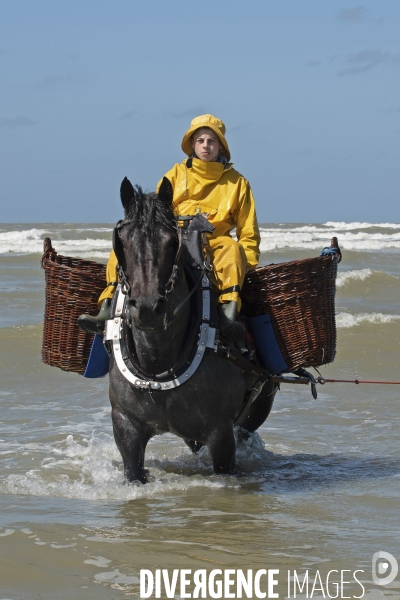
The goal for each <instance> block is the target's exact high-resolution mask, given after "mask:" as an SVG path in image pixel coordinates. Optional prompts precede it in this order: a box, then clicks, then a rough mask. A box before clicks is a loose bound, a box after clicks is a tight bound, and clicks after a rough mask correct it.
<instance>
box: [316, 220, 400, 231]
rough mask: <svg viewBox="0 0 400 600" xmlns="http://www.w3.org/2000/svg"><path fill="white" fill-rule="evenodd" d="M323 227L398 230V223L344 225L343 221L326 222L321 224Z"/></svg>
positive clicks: (355, 223) (399, 227)
mask: <svg viewBox="0 0 400 600" xmlns="http://www.w3.org/2000/svg"><path fill="white" fill-rule="evenodd" d="M323 225H324V226H325V227H330V228H333V229H341V230H349V229H370V228H373V227H379V228H380V229H400V223H361V222H358V221H355V222H354V223H345V222H344V221H327V222H326V223H323Z"/></svg>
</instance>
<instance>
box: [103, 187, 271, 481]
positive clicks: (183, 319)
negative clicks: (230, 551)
mask: <svg viewBox="0 0 400 600" xmlns="http://www.w3.org/2000/svg"><path fill="white" fill-rule="evenodd" d="M121 201H122V204H123V207H124V212H125V219H124V221H122V223H120V225H119V227H118V228H116V230H115V232H116V237H117V239H116V241H115V243H116V245H117V247H118V252H117V258H118V262H119V265H120V275H121V276H122V278H123V280H124V281H125V284H126V290H127V292H128V293H127V301H126V302H127V304H126V306H127V313H128V315H127V316H128V320H129V321H130V329H129V330H128V331H129V335H130V336H131V338H130V343H131V345H132V347H133V348H134V353H135V358H136V362H137V365H138V366H139V368H140V369H141V370H142V372H143V373H147V374H155V375H156V374H159V373H163V372H168V371H170V370H171V369H172V368H173V366H174V365H176V364H178V363H179V360H180V358H181V353H182V351H183V348H184V347H185V341H186V338H187V336H188V333H189V329H190V327H189V325H190V319H191V314H190V313H191V303H190V301H188V302H186V303H184V304H183V306H182V307H181V308H180V310H179V313H178V316H177V317H176V318H175V319H172V318H171V315H172V314H173V311H174V309H176V307H177V306H179V304H180V303H181V302H182V300H183V299H184V298H185V297H186V296H187V295H188V293H189V291H190V289H189V287H190V286H189V285H188V281H187V277H186V275H185V269H184V265H183V257H182V255H180V253H178V248H179V236H178V228H177V222H176V219H175V217H174V214H173V212H172V187H171V184H170V182H169V181H168V180H167V179H165V178H164V180H163V183H162V185H161V187H160V190H159V193H158V195H157V194H145V193H144V192H143V191H142V189H141V188H140V187H139V186H136V189H134V188H133V186H132V185H131V183H130V182H129V181H128V180H127V179H126V178H125V179H124V181H123V182H122V184H121ZM177 253H178V256H177ZM254 382H255V379H252V378H251V377H249V376H248V375H245V374H244V373H243V372H242V371H241V370H240V369H239V368H237V367H236V366H235V365H234V364H233V363H232V362H230V361H228V360H227V359H226V358H224V357H223V356H220V355H218V354H217V353H215V352H214V350H212V349H209V350H207V351H206V353H205V355H204V358H203V360H202V362H201V364H200V366H199V368H198V370H197V371H196V373H195V374H194V375H193V376H192V377H191V378H190V379H189V380H188V381H186V382H185V383H184V384H183V385H182V386H180V387H177V388H175V389H170V390H162V391H161V390H157V389H155V390H154V389H153V390H149V389H137V388H136V387H135V386H134V385H132V384H131V383H130V382H129V381H127V379H125V377H124V376H123V375H122V373H121V371H120V369H119V368H118V366H117V364H116V360H115V358H114V356H113V355H112V356H111V359H110V401H111V406H112V421H113V429H114V437H115V441H116V443H117V446H118V448H119V451H120V452H121V455H122V458H123V462H124V470H125V476H126V478H127V479H128V481H135V480H136V481H140V482H142V483H145V482H146V475H145V470H144V457H145V450H146V445H147V443H148V441H149V440H150V438H152V437H153V436H155V435H158V434H161V433H165V432H172V433H174V434H176V435H178V436H180V437H181V438H183V439H184V440H185V442H186V443H187V445H188V446H189V447H190V448H191V450H192V451H193V452H196V451H197V450H198V449H200V448H201V447H202V446H204V445H206V446H207V447H208V449H209V451H210V453H211V457H212V462H213V466H214V471H215V472H216V473H232V472H233V471H234V467H235V437H234V422H235V425H238V426H240V427H242V428H243V429H244V430H246V431H247V432H253V431H255V430H256V429H257V428H258V427H260V425H262V423H263V422H264V421H265V419H266V418H267V417H268V415H269V413H270V411H271V408H272V403H273V400H274V397H275V393H276V389H277V386H276V384H273V383H270V382H268V381H267V382H266V383H265V384H264V387H263V389H262V391H261V393H260V394H259V396H258V397H257V399H256V400H255V401H254V402H253V404H252V405H251V409H250V411H248V410H247V411H246V415H245V416H243V417H240V416H239V418H238V415H240V413H241V410H242V408H243V406H244V402H245V401H246V398H248V396H249V394H250V393H251V389H252V387H253V385H254ZM235 420H236V421H235Z"/></svg>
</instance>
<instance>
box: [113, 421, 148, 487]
mask: <svg viewBox="0 0 400 600" xmlns="http://www.w3.org/2000/svg"><path fill="white" fill-rule="evenodd" d="M112 422H113V431H114V439H115V442H116V444H117V446H118V450H119V451H120V453H121V456H122V460H123V461H124V473H125V477H126V479H127V480H128V481H140V483H147V479H146V474H145V470H144V453H145V450H146V445H147V442H148V441H149V439H150V437H151V436H150V435H149V434H146V433H144V432H143V431H141V430H140V429H138V428H137V427H135V426H134V425H133V423H132V422H131V421H130V420H129V419H128V417H127V416H126V415H124V414H123V413H121V412H119V411H117V410H115V409H113V411H112Z"/></svg>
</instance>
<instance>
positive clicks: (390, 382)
mask: <svg viewBox="0 0 400 600" xmlns="http://www.w3.org/2000/svg"><path fill="white" fill-rule="evenodd" d="M317 381H318V383H320V384H321V385H325V383H356V384H357V385H358V384H359V383H377V384H380V385H400V381H367V380H365V379H325V378H324V377H318V379H317Z"/></svg>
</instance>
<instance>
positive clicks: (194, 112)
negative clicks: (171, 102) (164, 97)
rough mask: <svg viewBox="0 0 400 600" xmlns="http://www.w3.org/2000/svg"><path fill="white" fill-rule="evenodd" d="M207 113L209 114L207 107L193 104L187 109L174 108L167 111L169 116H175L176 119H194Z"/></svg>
mask: <svg viewBox="0 0 400 600" xmlns="http://www.w3.org/2000/svg"><path fill="white" fill-rule="evenodd" d="M205 114H207V109H206V108H204V106H201V105H198V106H192V107H191V108H186V109H185V110H173V111H171V112H168V113H167V115H168V116H169V117H173V118H174V119H186V118H187V117H189V118H192V119H194V117H197V116H199V115H205Z"/></svg>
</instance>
